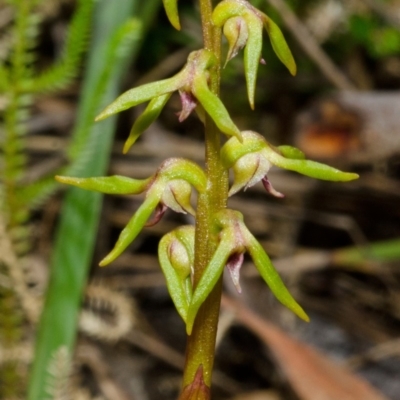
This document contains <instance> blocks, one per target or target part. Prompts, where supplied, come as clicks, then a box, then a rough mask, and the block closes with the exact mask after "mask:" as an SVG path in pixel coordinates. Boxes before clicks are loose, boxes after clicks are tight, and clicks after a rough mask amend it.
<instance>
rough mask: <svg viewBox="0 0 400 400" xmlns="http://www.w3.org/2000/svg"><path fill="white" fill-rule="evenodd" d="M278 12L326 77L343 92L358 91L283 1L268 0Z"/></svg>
mask: <svg viewBox="0 0 400 400" xmlns="http://www.w3.org/2000/svg"><path fill="white" fill-rule="evenodd" d="M266 1H267V3H268V4H270V5H271V6H272V7H274V8H275V9H276V11H278V13H279V14H280V15H281V17H282V21H283V22H284V24H285V25H286V27H287V28H288V29H289V30H290V31H291V32H292V33H293V35H294V37H295V39H296V40H297V41H298V42H299V44H300V46H301V47H303V49H304V51H305V52H306V53H307V54H308V55H309V57H310V58H311V59H312V60H313V61H314V62H315V63H316V64H317V66H318V67H319V68H320V70H321V71H322V72H323V73H324V75H325V76H326V77H327V78H328V79H329V80H330V81H331V82H332V83H333V84H334V85H335V86H336V87H337V88H338V89H341V90H357V88H356V86H354V84H353V83H352V82H351V81H350V80H349V79H348V78H347V77H346V76H345V75H344V74H343V73H342V72H341V71H340V70H339V69H338V68H337V67H336V65H335V64H334V63H333V62H332V60H331V59H330V58H329V57H328V56H327V54H326V53H325V52H324V51H323V50H322V49H321V47H320V46H319V45H318V42H317V41H316V40H315V39H314V37H313V36H312V35H311V33H310V32H309V31H308V30H307V28H306V27H305V26H304V25H303V24H302V23H301V21H300V20H299V19H298V18H297V17H296V15H295V14H294V13H293V12H292V10H291V9H290V8H289V7H288V6H287V5H286V3H285V2H284V1H283V0H266Z"/></svg>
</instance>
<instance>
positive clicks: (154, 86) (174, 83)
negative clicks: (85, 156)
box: [95, 71, 185, 121]
mask: <svg viewBox="0 0 400 400" xmlns="http://www.w3.org/2000/svg"><path fill="white" fill-rule="evenodd" d="M184 83H185V74H184V71H181V72H180V73H178V74H177V75H175V76H173V77H172V78H168V79H164V80H161V81H157V82H151V83H147V84H145V85H142V86H138V87H136V88H133V89H130V90H128V91H126V92H125V93H123V94H121V96H119V97H118V98H117V99H116V100H114V101H113V102H112V103H111V104H110V105H108V106H107V107H106V108H105V109H104V110H103V111H102V112H101V113H100V114H99V115H98V116H97V117H96V119H95V120H96V121H101V120H103V119H106V118H108V117H110V116H111V115H114V114H117V113H119V112H121V111H124V110H127V109H128V108H131V107H135V106H137V105H138V104H141V103H145V102H146V101H149V100H151V99H152V98H153V97H159V96H162V95H165V94H167V93H172V92H174V91H176V90H178V89H179V88H180V87H181V86H182V85H183V84H184Z"/></svg>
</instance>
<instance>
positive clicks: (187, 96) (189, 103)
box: [178, 90, 197, 122]
mask: <svg viewBox="0 0 400 400" xmlns="http://www.w3.org/2000/svg"><path fill="white" fill-rule="evenodd" d="M179 96H180V98H181V103H182V111H181V112H179V113H178V116H179V122H182V121H184V120H185V119H186V118H187V117H188V116H189V115H190V114H191V112H192V111H193V110H194V109H195V108H196V106H197V100H196V98H195V97H194V96H193V95H192V94H191V93H189V92H184V91H183V90H180V91H179Z"/></svg>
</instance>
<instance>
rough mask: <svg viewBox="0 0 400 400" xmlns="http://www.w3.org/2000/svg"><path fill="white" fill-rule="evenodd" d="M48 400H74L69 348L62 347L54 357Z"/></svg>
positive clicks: (49, 370)
mask: <svg viewBox="0 0 400 400" xmlns="http://www.w3.org/2000/svg"><path fill="white" fill-rule="evenodd" d="M47 372H48V380H47V390H46V392H47V393H48V395H49V397H47V399H48V400H50V399H51V400H72V397H71V395H72V393H71V392H72V391H71V387H70V377H71V374H72V359H71V355H70V353H69V351H68V348H67V346H61V347H60V348H58V349H57V350H56V351H55V352H54V353H53V355H52V357H51V360H50V362H49V367H48V371H47Z"/></svg>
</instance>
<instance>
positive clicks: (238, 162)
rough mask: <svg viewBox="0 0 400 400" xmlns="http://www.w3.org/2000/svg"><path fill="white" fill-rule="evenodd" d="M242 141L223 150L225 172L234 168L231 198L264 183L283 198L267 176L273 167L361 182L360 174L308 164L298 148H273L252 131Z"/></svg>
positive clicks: (270, 190)
mask: <svg viewBox="0 0 400 400" xmlns="http://www.w3.org/2000/svg"><path fill="white" fill-rule="evenodd" d="M242 140H243V141H242V142H239V141H238V140H236V139H235V138H231V139H229V140H228V141H227V142H226V143H225V144H224V146H223V147H222V149H221V159H222V163H223V165H224V167H225V168H226V169H229V168H231V167H232V168H233V172H234V174H235V179H234V182H233V185H232V187H231V189H230V191H229V196H232V195H233V194H235V193H236V192H238V191H239V190H241V189H244V190H246V189H247V188H249V187H251V186H253V185H255V184H256V183H257V182H259V181H262V183H263V185H264V187H265V189H266V190H267V191H268V192H269V193H271V194H272V195H274V196H276V197H283V194H282V193H279V192H278V191H276V190H275V189H274V188H273V186H272V184H271V182H270V181H269V180H268V176H267V174H268V171H269V169H270V168H271V167H272V165H275V166H277V167H280V168H284V169H288V170H290V171H296V172H298V173H300V174H303V175H307V176H310V177H311V178H316V179H322V180H326V181H336V182H338V181H340V182H347V181H351V180H354V179H357V178H358V175H357V174H354V173H350V172H342V171H339V170H338V169H336V168H332V167H329V166H328V165H325V164H321V163H318V162H315V161H310V160H306V159H305V156H304V153H303V152H302V151H300V150H299V149H296V148H295V147H291V146H279V147H274V146H272V145H271V144H269V143H268V142H267V141H266V140H265V139H264V137H263V136H261V135H260V134H258V133H256V132H253V131H244V132H242Z"/></svg>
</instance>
